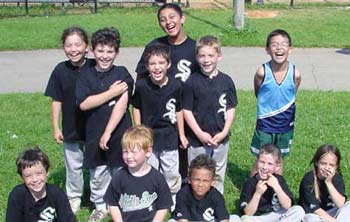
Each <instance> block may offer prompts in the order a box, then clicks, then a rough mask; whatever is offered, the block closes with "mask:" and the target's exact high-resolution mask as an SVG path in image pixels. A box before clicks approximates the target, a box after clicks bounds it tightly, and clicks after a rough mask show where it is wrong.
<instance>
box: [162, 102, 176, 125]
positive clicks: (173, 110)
mask: <svg viewBox="0 0 350 222" xmlns="http://www.w3.org/2000/svg"><path fill="white" fill-rule="evenodd" d="M175 103H176V99H174V98H171V99H169V101H168V102H167V103H166V105H165V108H166V110H168V111H169V112H167V113H165V114H164V115H163V117H164V118H165V117H169V119H170V122H171V123H172V124H174V123H176V106H175Z"/></svg>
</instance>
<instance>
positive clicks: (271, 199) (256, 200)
mask: <svg viewBox="0 0 350 222" xmlns="http://www.w3.org/2000/svg"><path fill="white" fill-rule="evenodd" d="M281 159H282V157H281V151H280V150H279V148H278V147H276V146H275V145H273V144H266V145H264V146H263V147H262V148H261V149H260V151H259V154H258V157H257V161H256V167H257V173H256V174H255V175H254V176H251V177H250V178H248V179H247V180H246V181H245V182H244V184H243V187H242V192H241V197H240V200H239V206H240V214H241V215H244V216H242V217H241V220H242V222H265V221H268V222H289V221H293V222H300V221H301V220H302V219H303V217H304V215H305V213H304V210H303V208H302V207H300V206H292V202H293V196H292V193H291V192H290V190H289V188H288V185H287V183H286V181H285V180H284V178H283V177H282V176H281V175H278V174H276V172H277V171H278V168H279V167H281Z"/></svg>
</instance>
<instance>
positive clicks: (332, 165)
mask: <svg viewBox="0 0 350 222" xmlns="http://www.w3.org/2000/svg"><path fill="white" fill-rule="evenodd" d="M337 164H338V158H337V156H336V155H334V153H331V152H328V153H325V154H324V155H323V156H322V157H321V158H320V160H319V161H318V162H317V163H316V166H317V177H318V178H319V179H321V180H324V179H326V178H327V177H328V176H330V175H334V174H335V173H336V171H337V169H338V165H337Z"/></svg>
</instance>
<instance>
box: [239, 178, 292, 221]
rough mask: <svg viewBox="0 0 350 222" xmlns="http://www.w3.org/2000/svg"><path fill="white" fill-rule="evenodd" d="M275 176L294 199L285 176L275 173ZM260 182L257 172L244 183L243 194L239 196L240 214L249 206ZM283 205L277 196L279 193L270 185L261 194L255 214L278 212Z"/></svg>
mask: <svg viewBox="0 0 350 222" xmlns="http://www.w3.org/2000/svg"><path fill="white" fill-rule="evenodd" d="M274 176H275V177H276V178H277V180H278V183H279V184H280V186H281V188H282V190H283V191H284V192H285V193H286V194H287V196H288V197H289V198H290V199H291V201H293V194H292V192H291V191H290V190H289V188H288V185H287V183H286V181H285V180H284V178H283V177H282V176H281V175H278V174H274ZM258 182H259V178H258V176H257V174H256V175H255V176H252V177H249V178H248V179H247V180H246V181H245V182H244V184H243V187H242V192H241V196H240V198H239V213H240V215H244V208H245V207H246V206H247V204H248V203H249V202H250V200H251V199H252V197H253V195H254V193H255V189H256V184H257V183H258ZM281 208H282V206H281V205H280V203H279V200H278V198H277V194H276V193H275V191H274V190H273V189H272V188H271V187H268V188H267V190H266V191H265V193H264V194H263V195H262V196H261V198H260V201H259V205H258V209H257V210H256V212H255V214H254V215H255V216H259V215H261V214H264V213H270V212H276V211H278V210H280V209H281Z"/></svg>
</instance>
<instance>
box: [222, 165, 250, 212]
mask: <svg viewBox="0 0 350 222" xmlns="http://www.w3.org/2000/svg"><path fill="white" fill-rule="evenodd" d="M227 175H228V177H229V178H230V180H231V181H232V184H233V185H234V186H235V187H236V188H237V189H238V190H239V191H241V190H242V186H243V183H244V181H245V180H246V179H247V178H248V177H249V176H250V171H249V170H246V169H243V168H240V167H239V166H238V165H237V164H234V163H230V162H228V164H227ZM238 202H239V199H237V200H235V206H236V207H237V209H238Z"/></svg>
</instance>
